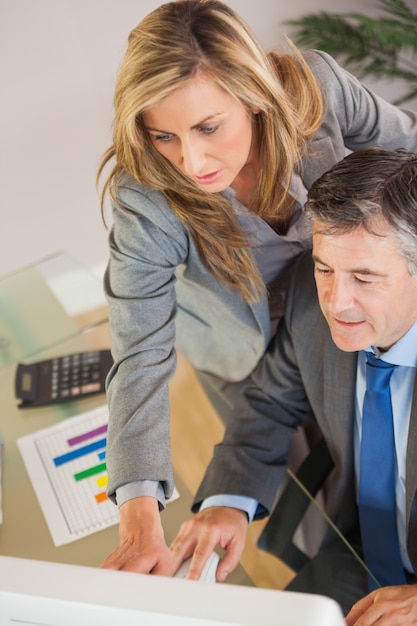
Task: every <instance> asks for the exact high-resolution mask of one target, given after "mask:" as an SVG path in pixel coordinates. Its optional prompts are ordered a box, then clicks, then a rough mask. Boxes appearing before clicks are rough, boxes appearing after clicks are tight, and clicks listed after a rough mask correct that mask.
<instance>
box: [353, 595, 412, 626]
mask: <svg viewBox="0 0 417 626" xmlns="http://www.w3.org/2000/svg"><path fill="white" fill-rule="evenodd" d="M346 624H347V626H371V624H378V626H416V625H417V585H398V586H397V587H382V588H381V589H376V590H375V591H373V592H372V593H370V594H369V595H367V596H366V597H365V598H362V600H359V602H357V603H356V604H354V605H353V607H352V609H351V610H350V612H349V614H348V615H347V616H346Z"/></svg>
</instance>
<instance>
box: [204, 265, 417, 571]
mask: <svg viewBox="0 0 417 626" xmlns="http://www.w3.org/2000/svg"><path fill="white" fill-rule="evenodd" d="M356 366H357V353H356V352H354V353H348V352H343V351H341V350H339V349H338V348H337V347H336V345H335V344H334V343H333V341H332V338H331V335H330V331H329V329H328V326H327V322H326V320H325V318H324V316H323V314H322V313H321V310H320V307H319V304H318V299H317V292H316V286H315V281H314V276H313V265H312V260H311V254H310V253H307V254H306V255H304V256H303V257H301V259H300V260H299V262H298V263H297V265H296V268H295V271H294V273H293V276H292V279H291V284H290V287H289V291H288V295H287V302H286V313H285V317H284V319H283V320H282V321H281V324H280V326H279V329H278V332H277V334H276V337H275V338H274V339H273V340H272V342H271V344H270V346H269V349H268V351H267V353H266V355H265V357H264V358H263V359H262V361H261V363H260V364H259V366H258V367H257V368H256V370H255V371H254V373H253V375H252V376H251V377H250V378H248V379H247V385H246V392H245V395H244V397H243V398H242V401H241V403H240V404H239V405H238V406H237V407H236V410H235V411H234V414H233V416H232V418H231V419H230V424H229V423H228V427H227V430H226V434H225V438H224V441H223V443H222V444H220V445H219V446H217V447H216V448H215V453H214V457H213V460H212V462H211V463H210V465H209V467H208V470H207V472H206V475H205V477H204V480H203V482H202V484H201V486H200V488H199V490H198V492H197V495H196V498H195V501H194V506H193V509H194V510H196V509H197V508H198V504H199V503H200V502H201V501H202V500H203V499H204V498H206V497H208V496H210V495H215V494H220V493H225V494H239V495H245V496H250V497H252V498H255V499H257V500H258V501H259V502H260V504H262V505H263V506H264V507H265V509H266V510H267V511H271V508H272V506H273V502H274V498H275V495H276V491H277V487H278V485H279V483H280V481H281V480H282V478H283V476H284V475H285V473H286V463H287V454H288V450H289V445H290V439H291V435H292V434H293V433H294V432H295V430H296V429H297V428H298V426H299V425H302V424H305V423H307V422H309V421H310V420H317V422H318V424H319V426H320V429H321V431H322V433H323V436H324V438H325V440H326V442H327V446H328V448H329V451H330V453H331V455H332V457H333V460H334V463H335V468H334V471H333V475H332V480H331V483H330V487H329V492H328V500H327V508H328V512H329V514H330V515H331V517H332V518H333V520H334V521H335V522H336V524H337V525H338V527H339V528H340V530H341V531H342V532H343V533H349V532H351V531H352V530H353V529H354V528H355V527H356V526H357V505H356V498H355V480H354V467H353V423H354V397H355V381H356ZM382 454H383V452H382ZM416 487H417V393H416V387H415V389H414V398H413V405H412V412H411V421H410V430H409V437H408V450H407V479H406V506H407V541H408V553H409V557H410V559H411V562H412V565H413V568H414V571H417V499H416Z"/></svg>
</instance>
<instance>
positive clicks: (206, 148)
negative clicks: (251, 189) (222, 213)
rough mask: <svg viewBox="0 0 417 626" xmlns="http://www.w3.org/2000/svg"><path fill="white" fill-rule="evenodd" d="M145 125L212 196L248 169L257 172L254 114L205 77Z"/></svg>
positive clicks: (149, 114)
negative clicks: (212, 193)
mask: <svg viewBox="0 0 417 626" xmlns="http://www.w3.org/2000/svg"><path fill="white" fill-rule="evenodd" d="M255 112H256V111H253V113H255ZM143 120H144V123H145V126H146V128H147V130H148V132H149V135H150V137H151V140H152V142H153V144H154V146H155V148H156V149H157V150H158V152H160V153H161V154H162V155H163V156H164V157H165V158H166V159H168V161H170V162H171V163H172V164H173V165H175V166H176V167H178V168H179V169H180V170H181V172H183V174H185V175H186V176H187V177H188V178H190V179H191V180H193V181H194V182H195V183H197V185H199V186H200V187H201V188H204V189H205V190H206V191H209V192H218V191H223V190H224V189H226V188H227V187H229V186H230V185H232V183H233V181H234V180H235V179H236V177H237V176H238V175H239V174H240V175H242V173H243V171H244V170H245V168H246V169H249V168H250V169H253V170H255V171H256V170H257V162H258V151H257V145H256V143H257V142H256V133H254V128H255V124H254V121H253V115H251V113H250V112H248V111H247V109H246V108H245V107H244V106H243V105H242V104H241V103H240V102H239V101H237V100H236V99H235V98H233V97H232V96H231V95H230V94H228V93H227V92H226V91H224V90H223V89H222V88H221V87H219V86H218V85H217V84H216V83H215V82H214V81H213V80H212V79H211V78H208V77H207V76H205V75H204V74H202V73H200V74H197V75H196V77H195V78H194V79H193V80H191V81H190V82H188V83H187V84H186V85H185V86H184V87H180V88H178V89H177V90H175V91H174V92H172V93H171V94H170V95H169V96H167V97H166V98H164V100H162V101H161V102H160V103H158V104H156V105H155V106H153V107H150V108H149V109H147V110H146V111H145V112H144V114H143Z"/></svg>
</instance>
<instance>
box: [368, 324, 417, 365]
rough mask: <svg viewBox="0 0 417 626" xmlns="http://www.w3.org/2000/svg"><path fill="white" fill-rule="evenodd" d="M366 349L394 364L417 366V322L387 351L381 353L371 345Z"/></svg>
mask: <svg viewBox="0 0 417 626" xmlns="http://www.w3.org/2000/svg"><path fill="white" fill-rule="evenodd" d="M365 351H366V352H372V353H373V354H375V356H377V357H379V358H381V359H382V360H383V361H386V362H387V363H392V364H393V365H403V366H406V367H417V322H414V324H413V325H412V326H411V328H410V329H409V330H408V331H407V332H406V333H405V334H404V335H403V336H402V337H401V339H399V340H398V341H397V343H395V344H394V345H393V346H392V347H391V348H390V349H389V350H387V351H386V352H383V353H380V351H379V350H378V348H376V347H375V346H370V347H369V348H366V350H365Z"/></svg>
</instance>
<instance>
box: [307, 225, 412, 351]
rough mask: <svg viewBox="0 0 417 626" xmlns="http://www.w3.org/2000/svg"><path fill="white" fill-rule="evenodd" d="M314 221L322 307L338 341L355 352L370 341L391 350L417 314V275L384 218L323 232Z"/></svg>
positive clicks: (314, 238) (316, 266) (323, 228)
mask: <svg viewBox="0 0 417 626" xmlns="http://www.w3.org/2000/svg"><path fill="white" fill-rule="evenodd" d="M325 229H326V227H325V225H324V224H323V223H320V222H318V221H317V222H315V223H314V225H313V258H314V267H315V269H314V274H315V279H316V285H317V292H318V297H319V302H320V307H321V310H322V312H323V314H324V317H325V318H326V320H327V323H328V324H329V327H330V332H331V334H332V338H333V341H334V342H335V344H336V345H337V346H338V348H340V349H341V350H345V351H346V352H354V351H356V350H362V349H364V348H366V347H368V346H370V345H373V346H376V347H378V348H380V349H381V350H388V348H390V347H391V346H392V345H393V344H394V343H396V342H397V341H398V340H399V339H400V338H401V337H402V336H403V335H404V333H406V332H407V330H409V328H410V327H411V326H412V325H413V323H414V322H415V321H416V319H417V276H411V275H410V273H409V269H408V264H407V262H406V260H405V259H404V257H403V256H402V255H401V253H400V251H399V243H398V240H397V239H396V237H395V236H394V235H393V234H392V230H391V228H390V227H389V226H388V224H387V223H386V222H385V220H384V219H383V218H379V219H378V220H377V221H376V222H375V226H374V228H373V230H374V232H376V233H378V235H380V236H377V235H373V234H370V233H368V231H366V230H365V229H364V228H362V227H358V228H356V229H355V230H354V231H352V232H350V233H346V234H336V235H334V234H332V235H329V234H321V233H323V232H325Z"/></svg>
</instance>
